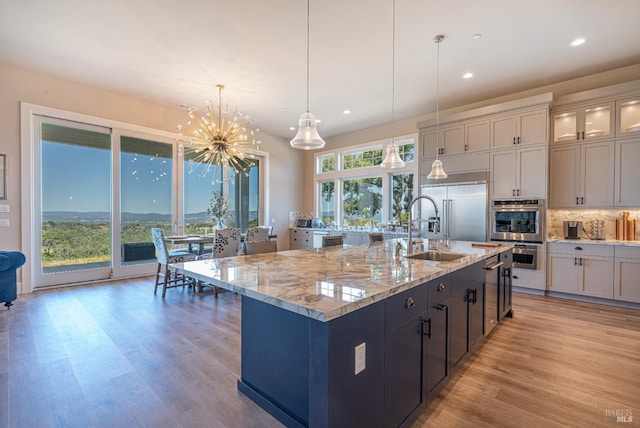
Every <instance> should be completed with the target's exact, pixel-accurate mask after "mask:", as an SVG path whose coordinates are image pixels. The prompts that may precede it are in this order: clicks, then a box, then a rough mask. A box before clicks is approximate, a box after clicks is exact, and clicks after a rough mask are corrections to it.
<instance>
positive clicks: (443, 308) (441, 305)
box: [435, 303, 449, 311]
mask: <svg viewBox="0 0 640 428" xmlns="http://www.w3.org/2000/svg"><path fill="white" fill-rule="evenodd" d="M435 308H436V309H437V310H439V311H444V310H445V309H447V308H449V306H447V305H443V304H442V303H438V304H437V305H436V306H435Z"/></svg>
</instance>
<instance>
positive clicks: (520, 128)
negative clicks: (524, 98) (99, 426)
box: [491, 108, 549, 149]
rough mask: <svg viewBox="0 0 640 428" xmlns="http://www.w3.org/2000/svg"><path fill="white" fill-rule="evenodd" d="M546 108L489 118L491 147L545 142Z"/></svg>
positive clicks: (502, 147)
mask: <svg viewBox="0 0 640 428" xmlns="http://www.w3.org/2000/svg"><path fill="white" fill-rule="evenodd" d="M548 114H549V112H548V110H547V109H546V108H540V109H535V110H528V111H525V112H520V113H513V114H509V115H505V116H499V117H495V118H493V119H491V148H492V149H507V148H513V147H518V146H521V145H527V144H545V143H546V142H547V116H548Z"/></svg>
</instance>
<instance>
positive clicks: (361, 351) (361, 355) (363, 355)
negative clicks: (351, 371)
mask: <svg viewBox="0 0 640 428" xmlns="http://www.w3.org/2000/svg"><path fill="white" fill-rule="evenodd" d="M366 362H367V344H366V343H365V342H362V343H361V344H359V345H358V346H356V371H355V374H358V373H360V372H361V371H363V370H364V369H365V367H366V365H367V364H366Z"/></svg>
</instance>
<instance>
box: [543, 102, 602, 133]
mask: <svg viewBox="0 0 640 428" xmlns="http://www.w3.org/2000/svg"><path fill="white" fill-rule="evenodd" d="M613 111H614V110H613V103H607V104H602V105H595V106H589V107H584V108H575V109H571V110H567V111H564V112H557V113H555V114H554V115H553V142H556V143H559V142H577V141H588V140H595V139H600V138H606V137H610V136H611V135H612V130H611V124H612V122H613V121H612V117H613Z"/></svg>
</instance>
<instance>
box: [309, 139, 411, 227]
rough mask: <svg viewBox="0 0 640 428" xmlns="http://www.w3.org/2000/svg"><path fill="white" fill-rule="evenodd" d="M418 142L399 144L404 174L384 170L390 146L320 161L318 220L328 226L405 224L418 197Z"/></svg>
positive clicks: (336, 154)
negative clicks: (415, 186)
mask: <svg viewBox="0 0 640 428" xmlns="http://www.w3.org/2000/svg"><path fill="white" fill-rule="evenodd" d="M414 141H415V136H408V137H402V138H401V139H400V138H398V139H396V146H397V147H398V153H399V154H400V156H401V157H402V159H404V161H405V162H406V165H405V167H404V168H402V169H394V170H391V171H389V170H385V169H382V168H380V164H381V163H382V159H383V153H384V151H383V148H384V147H386V145H387V144H388V143H389V141H380V142H377V143H370V144H367V145H362V146H359V147H349V148H346V149H344V150H342V151H338V152H334V153H320V154H318V155H316V175H315V180H316V205H315V207H316V215H317V216H318V217H320V218H321V219H322V222H323V223H324V224H325V225H326V226H332V225H336V226H340V227H370V226H371V225H372V224H373V225H374V227H375V226H380V225H381V224H384V223H386V222H388V221H389V220H392V219H395V221H396V222H406V221H407V219H406V218H407V217H408V207H409V204H410V202H411V199H412V197H413V179H414V172H413V170H414V168H415V166H414V164H415V162H414V160H415V145H414Z"/></svg>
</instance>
